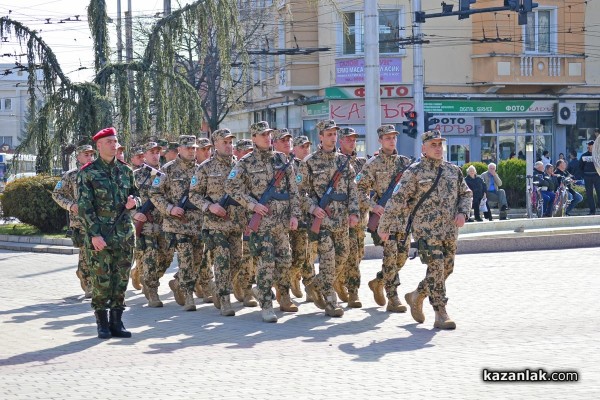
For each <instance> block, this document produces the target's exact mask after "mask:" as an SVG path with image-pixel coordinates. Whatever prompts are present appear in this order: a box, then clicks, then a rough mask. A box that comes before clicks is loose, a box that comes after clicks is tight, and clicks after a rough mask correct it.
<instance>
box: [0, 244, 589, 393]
mask: <svg viewBox="0 0 600 400" xmlns="http://www.w3.org/2000/svg"><path fill="white" fill-rule="evenodd" d="M599 259H600V249H599V248H591V249H576V250H556V251H543V252H519V253H503V254H500V253H496V254H482V255H461V256H458V257H457V262H456V267H455V272H454V274H453V275H452V276H451V277H450V278H449V280H448V297H449V298H450V301H449V303H448V312H449V314H450V316H451V317H452V318H453V319H454V320H455V321H456V323H457V325H458V328H457V330H456V331H451V332H446V331H439V330H434V329H433V328H432V326H433V311H432V310H431V307H430V306H429V305H428V304H427V302H426V304H425V312H426V317H427V320H426V321H425V323H424V324H421V325H417V324H416V323H415V322H414V321H413V320H412V318H411V317H410V314H409V313H407V314H389V313H386V312H384V307H377V306H376V304H375V302H374V301H373V299H372V296H371V295H370V294H371V293H370V291H369V289H368V287H367V285H366V282H367V281H368V280H369V279H372V277H373V276H374V274H375V272H376V271H377V270H378V268H379V266H380V263H381V260H371V261H365V262H363V264H361V265H362V267H361V271H362V274H363V285H362V287H361V292H360V294H361V299H362V301H363V305H364V308H363V309H359V310H349V309H346V314H345V315H344V317H342V318H338V319H334V318H328V317H325V316H324V313H323V312H322V311H321V310H318V309H317V308H316V307H315V306H314V305H312V304H309V303H303V302H302V303H300V312H299V313H297V314H287V313H286V314H283V313H281V312H279V311H278V310H277V314H278V315H279V316H280V320H279V323H277V324H266V323H263V322H261V320H260V313H259V311H258V309H257V308H254V309H244V308H242V307H241V306H240V304H239V303H237V302H234V303H233V304H234V308H235V309H236V311H237V315H236V316H235V317H221V316H220V315H219V314H218V310H216V309H215V308H214V306H213V305H210V304H206V305H203V304H201V303H200V302H199V301H197V304H198V305H199V309H198V311H196V312H187V313H186V312H183V311H181V307H179V306H177V305H176V304H175V302H174V300H173V297H172V295H171V294H170V292H169V289H168V285H167V281H168V278H167V276H165V277H164V278H163V279H162V285H161V287H160V289H159V293H160V294H161V298H162V299H163V301H164V302H165V307H164V308H162V309H149V308H147V307H146V306H145V304H146V301H145V298H144V297H143V295H142V294H141V293H139V292H138V291H132V290H129V291H128V305H129V306H130V308H128V309H127V310H126V312H125V314H124V322H125V326H126V327H127V328H128V329H130V330H131V331H132V332H133V334H134V336H133V338H132V339H110V340H106V341H101V340H99V339H97V338H96V329H95V323H94V318H93V313H92V310H91V308H90V304H89V300H83V299H82V296H81V289H80V288H79V282H78V280H77V278H76V277H75V265H76V263H77V256H76V255H53V254H34V253H20V252H11V251H2V250H0V274H1V276H2V280H1V281H0V338H1V342H0V343H1V345H0V398H1V399H38V398H39V399H96V398H97V399H106V398H114V399H139V398H152V399H163V398H167V397H168V396H170V397H171V398H175V399H177V398H184V397H191V396H194V398H199V399H208V398H211V399H212V398H218V399H240V398H247V399H258V398H267V397H272V398H279V399H319V398H333V399H340V400H342V399H343V400H346V399H364V398H374V397H379V398H384V397H391V396H394V397H399V396H401V395H402V394H407V395H411V396H412V397H415V398H416V397H417V396H419V397H422V398H434V397H439V398H456V399H481V398H502V399H504V398H515V399H521V398H531V397H533V396H538V397H542V398H545V399H565V398H577V399H581V398H598V396H600V338H599V337H600V313H599V302H598V291H599V287H600V270H599V267H600V265H599V262H598V260H599ZM173 270H174V268H173V267H172V268H171V270H170V271H169V272H168V275H171V274H172V272H173ZM424 274H425V266H424V265H422V264H420V263H419V262H418V261H417V260H412V261H409V262H408V263H407V265H406V266H405V267H404V269H403V270H402V272H401V281H402V283H403V284H402V286H401V287H400V293H401V294H402V295H403V294H404V293H406V292H407V291H411V290H413V289H414V288H415V287H416V285H417V283H418V282H419V280H420V279H422V277H423V276H424ZM483 368H489V369H495V370H507V369H516V370H522V369H524V368H531V369H538V368H544V369H545V370H547V371H554V370H576V371H578V372H579V381H578V382H573V383H484V382H482V369H483Z"/></svg>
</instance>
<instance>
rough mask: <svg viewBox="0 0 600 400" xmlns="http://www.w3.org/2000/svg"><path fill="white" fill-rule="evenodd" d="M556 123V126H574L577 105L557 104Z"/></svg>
mask: <svg viewBox="0 0 600 400" xmlns="http://www.w3.org/2000/svg"><path fill="white" fill-rule="evenodd" d="M556 123H557V124H558V125H575V124H576V123H577V104H575V103H557V104H556Z"/></svg>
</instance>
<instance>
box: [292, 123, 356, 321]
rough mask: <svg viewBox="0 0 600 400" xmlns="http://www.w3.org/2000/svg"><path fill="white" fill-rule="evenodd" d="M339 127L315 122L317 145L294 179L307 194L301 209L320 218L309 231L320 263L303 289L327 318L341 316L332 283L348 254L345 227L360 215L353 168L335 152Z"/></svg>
mask: <svg viewBox="0 0 600 400" xmlns="http://www.w3.org/2000/svg"><path fill="white" fill-rule="evenodd" d="M339 129H340V128H339V127H338V126H337V125H336V124H335V121H333V120H324V121H320V122H319V123H318V124H317V130H318V132H319V139H320V141H321V144H320V146H319V149H318V150H317V151H315V152H314V153H312V154H311V155H309V156H308V157H306V158H305V159H304V161H303V162H302V163H301V164H300V172H299V174H298V176H297V178H296V180H297V181H298V183H299V188H300V189H299V190H300V192H301V193H302V192H304V193H307V196H308V197H307V198H306V201H305V209H306V208H308V212H309V213H310V214H312V216H313V218H312V219H313V221H314V220H317V222H319V221H322V223H321V228H320V230H319V231H318V232H315V229H313V227H311V228H310V232H309V236H313V237H315V238H316V240H317V241H318V244H317V246H318V253H319V260H320V262H319V274H318V275H317V276H315V277H314V278H313V280H312V282H310V283H309V284H308V286H307V287H306V291H307V292H308V293H310V295H311V297H312V299H313V301H314V303H315V305H316V306H317V307H319V308H321V309H325V313H326V314H327V315H329V316H331V317H341V316H342V315H344V310H343V309H342V308H341V307H340V306H339V305H338V302H337V296H336V293H335V290H334V288H333V284H334V282H335V280H336V279H337V275H338V274H339V273H340V269H341V267H342V266H343V265H344V263H345V261H346V259H347V257H348V251H349V244H348V241H349V238H348V229H349V228H350V227H354V226H356V224H358V216H359V214H360V211H359V208H358V194H357V191H356V184H355V183H354V178H355V175H356V174H355V173H354V168H352V166H351V165H349V160H348V157H346V156H344V155H342V154H340V153H338V152H336V151H335V150H336V149H335V145H336V142H337V133H338V131H339ZM336 179H337V180H336ZM327 193H328V196H329V199H331V202H330V203H329V204H327V205H325V204H323V203H322V200H323V197H324V195H325V194H327Z"/></svg>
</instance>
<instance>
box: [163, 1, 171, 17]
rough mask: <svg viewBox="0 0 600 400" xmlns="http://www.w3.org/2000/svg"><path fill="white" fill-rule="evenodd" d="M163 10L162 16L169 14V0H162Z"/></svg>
mask: <svg viewBox="0 0 600 400" xmlns="http://www.w3.org/2000/svg"><path fill="white" fill-rule="evenodd" d="M163 11H164V14H165V15H164V16H165V17H166V16H167V15H171V0H164V1H163Z"/></svg>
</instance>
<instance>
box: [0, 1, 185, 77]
mask: <svg viewBox="0 0 600 400" xmlns="http://www.w3.org/2000/svg"><path fill="white" fill-rule="evenodd" d="M127 3H128V1H127V0H121V9H122V13H123V14H122V18H123V22H122V23H123V26H124V12H125V11H126V10H127ZM131 3H132V9H133V16H134V17H136V16H147V17H148V18H154V17H153V16H154V15H155V14H156V13H157V12H159V11H162V8H163V1H162V0H145V1H142V0H131ZM172 3H173V5H172V7H173V9H176V8H177V5H176V4H177V1H176V0H173V1H172ZM88 4H89V1H88V0H18V1H8V0H0V16H4V17H8V18H10V19H13V20H15V21H18V22H20V23H22V24H24V25H25V26H27V27H28V28H30V29H36V30H38V31H39V32H40V33H41V37H42V39H43V40H44V41H45V42H46V44H47V45H48V46H49V47H50V48H51V49H52V51H53V52H54V53H55V54H56V57H57V59H58V62H59V64H60V65H61V67H62V69H63V72H64V73H66V74H67V76H68V77H69V78H70V79H71V80H73V81H75V82H82V81H89V80H91V77H92V75H93V70H94V54H93V45H92V39H91V37H90V30H89V26H88V20H87V6H88ZM107 6H108V16H109V17H110V18H112V19H113V22H112V23H109V31H111V32H112V33H111V34H114V33H115V32H116V21H117V19H116V16H117V0H107ZM76 15H79V21H76V17H75V16H76ZM47 18H50V20H49V22H50V23H49V24H48V23H47V21H46V19H47ZM68 18H70V19H71V21H66V22H65V23H60V20H67V19H68ZM3 36H5V37H6V36H8V39H4V38H3V39H2V40H1V41H0V63H1V64H13V63H14V62H15V61H19V62H21V63H26V62H27V57H26V56H21V57H19V56H15V54H17V55H18V54H24V53H25V50H24V46H23V48H21V47H20V46H19V44H18V41H17V40H16V38H15V37H10V35H7V34H6V33H5V34H4V35H3ZM5 40H7V41H6V42H5ZM123 41H124V39H123ZM110 45H111V47H112V48H113V49H116V36H113V37H112V38H111V42H110ZM113 51H116V50H113ZM7 54H10V56H9V55H7ZM80 68H85V69H81V70H80Z"/></svg>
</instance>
